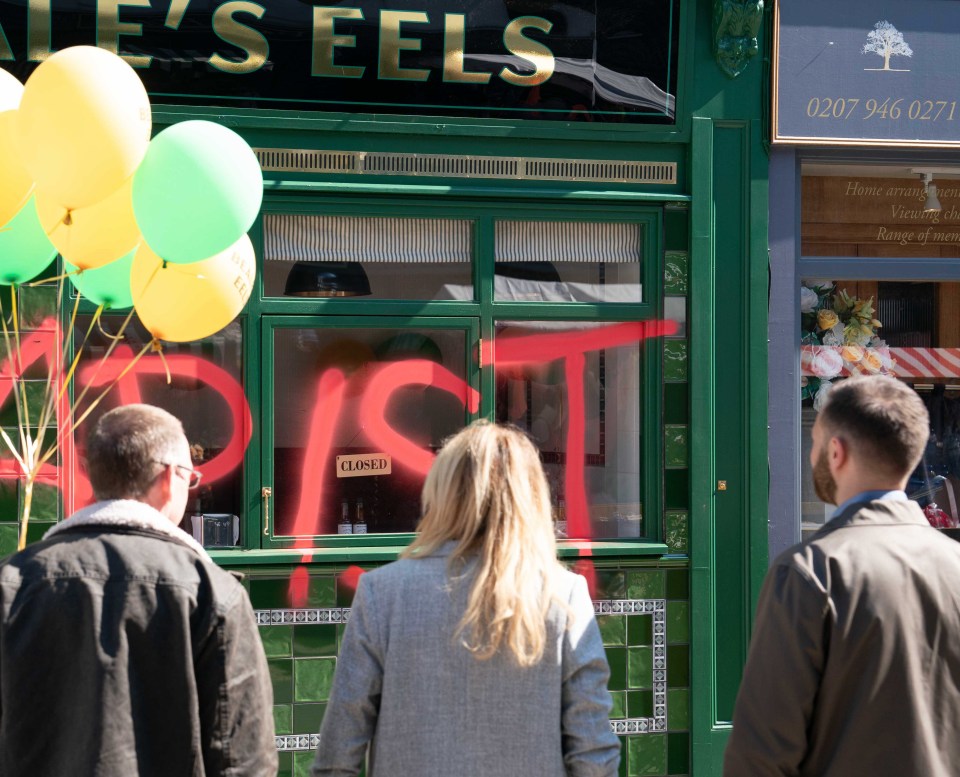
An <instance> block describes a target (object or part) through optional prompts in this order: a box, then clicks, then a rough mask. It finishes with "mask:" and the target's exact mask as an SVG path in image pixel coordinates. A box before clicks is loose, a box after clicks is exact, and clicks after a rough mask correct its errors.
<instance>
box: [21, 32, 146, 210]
mask: <svg viewBox="0 0 960 777" xmlns="http://www.w3.org/2000/svg"><path fill="white" fill-rule="evenodd" d="M15 124H16V138H17V145H18V146H19V148H20V153H21V154H22V156H23V163H24V165H25V166H26V168H27V170H28V171H29V172H30V175H31V176H32V177H33V179H34V181H35V182H36V184H37V191H40V192H43V193H44V194H46V195H48V196H49V197H50V198H51V199H52V200H53V201H54V202H56V203H57V204H58V205H62V206H63V207H64V208H69V209H71V210H72V209H74V208H83V207H86V206H88V205H93V204H94V203H95V202H98V201H100V200H102V199H104V198H105V197H107V196H108V195H110V194H111V193H112V192H114V191H116V190H117V189H118V188H119V187H120V186H121V185H122V184H123V182H124V181H126V180H127V179H128V178H129V177H130V176H132V175H133V173H134V171H135V170H136V169H137V166H138V165H139V164H140V162H141V160H142V159H143V155H144V154H145V153H146V151H147V144H148V143H149V142H150V125H151V119H150V101H149V99H148V98H147V92H146V89H144V87H143V83H142V82H141V81H140V77H139V76H138V75H137V74H136V71H134V69H133V68H132V67H130V66H129V65H128V64H127V63H126V62H124V61H123V60H122V59H121V58H120V57H118V56H117V55H116V54H111V53H110V52H109V51H104V50H103V49H98V48H96V47H94V46H73V47H71V48H68V49H63V50H62V51H58V52H56V53H55V54H53V55H52V56H51V57H49V58H48V59H46V60H44V61H43V62H42V63H41V64H40V66H39V67H38V68H37V69H36V70H34V71H33V75H31V76H30V78H28V79H27V84H26V87H25V89H24V92H23V98H22V99H21V101H20V110H19V111H17V118H16V122H15Z"/></svg>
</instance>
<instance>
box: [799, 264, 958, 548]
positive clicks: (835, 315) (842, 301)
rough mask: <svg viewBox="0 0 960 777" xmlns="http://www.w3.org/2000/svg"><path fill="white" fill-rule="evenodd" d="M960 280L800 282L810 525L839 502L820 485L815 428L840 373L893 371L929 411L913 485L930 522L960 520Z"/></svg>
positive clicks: (807, 528)
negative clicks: (827, 498)
mask: <svg viewBox="0 0 960 777" xmlns="http://www.w3.org/2000/svg"><path fill="white" fill-rule="evenodd" d="M958 305H960V284H957V283H944V282H939V283H933V282H922V283H921V282H900V281H898V282H877V281H863V280H861V281H843V280H836V281H826V280H823V279H804V280H803V281H802V286H801V326H802V330H801V357H800V358H801V371H802V378H801V383H802V385H801V394H802V397H803V402H802V410H801V413H802V424H801V425H802V429H801V441H802V450H801V460H800V465H801V470H802V487H801V520H802V528H803V530H804V533H809V532H811V531H813V530H815V529H816V528H817V527H819V526H820V525H822V524H823V523H824V521H825V520H826V519H828V518H829V517H830V516H831V515H832V513H833V509H834V508H833V506H830V505H826V506H825V505H824V504H823V503H821V502H820V501H819V500H818V499H817V497H816V494H815V493H814V490H813V484H812V479H811V471H810V446H811V443H810V429H811V427H812V426H813V422H814V420H815V418H816V412H817V408H818V407H819V406H820V404H821V403H822V401H823V400H824V399H825V398H826V396H827V394H828V393H829V391H830V390H831V389H832V387H833V386H834V385H835V384H836V382H837V381H841V380H844V379H845V378H847V377H849V376H851V375H857V374H888V375H893V376H895V377H897V378H899V379H901V380H903V381H905V382H907V383H908V384H910V385H911V386H912V387H913V388H914V389H915V390H916V391H917V393H918V394H919V395H920V397H921V398H922V399H923V400H924V402H925V403H926V405H927V408H928V409H929V411H930V422H931V430H930V441H929V444H928V445H927V449H926V453H925V455H924V458H923V460H922V461H921V463H920V465H919V466H918V467H917V469H916V470H915V471H914V473H913V475H912V476H911V478H910V480H909V482H908V485H907V494H908V496H909V497H910V498H911V499H914V500H916V501H917V502H918V503H919V504H920V506H921V507H923V508H924V512H925V514H926V515H927V518H928V520H929V521H930V523H931V524H932V525H935V526H937V527H939V528H953V527H956V526H957V525H958V521H960V319H958V316H957V307H958Z"/></svg>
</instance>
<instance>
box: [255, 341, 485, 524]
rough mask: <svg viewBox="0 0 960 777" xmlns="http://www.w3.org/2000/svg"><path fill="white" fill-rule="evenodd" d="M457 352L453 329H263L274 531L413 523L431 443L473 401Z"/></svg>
mask: <svg viewBox="0 0 960 777" xmlns="http://www.w3.org/2000/svg"><path fill="white" fill-rule="evenodd" d="M466 364H467V334H466V331H465V330H463V329H433V328H426V327H416V326H414V327H411V328H395V327H390V328H375V327H367V328H348V327H344V328H339V327H332V326H328V327H324V328H314V327H296V328H293V327H290V328H288V327H283V328H280V327H278V328H276V329H274V330H273V370H274V387H273V391H274V401H273V407H274V411H273V418H272V430H273V489H274V491H273V493H274V505H275V508H274V516H275V518H274V521H275V526H274V530H273V533H274V535H275V536H278V537H281V536H285V537H295V536H305V535H311V536H312V535H319V534H379V533H386V532H412V531H413V530H414V529H415V527H416V524H417V521H418V520H419V516H420V492H421V489H422V487H423V480H424V478H425V476H426V474H427V471H428V470H429V468H430V464H431V462H432V459H433V455H434V453H435V452H436V451H437V450H438V449H439V448H440V445H441V443H442V442H443V440H444V439H445V438H447V437H448V436H450V435H452V434H453V433H455V432H456V431H458V430H459V429H461V428H462V427H463V426H464V425H466V423H467V422H468V420H469V418H470V417H471V415H472V414H475V413H476V412H477V410H478V400H479V395H478V394H477V392H476V391H475V390H474V389H473V388H471V387H470V386H469V385H468V383H467V375H466Z"/></svg>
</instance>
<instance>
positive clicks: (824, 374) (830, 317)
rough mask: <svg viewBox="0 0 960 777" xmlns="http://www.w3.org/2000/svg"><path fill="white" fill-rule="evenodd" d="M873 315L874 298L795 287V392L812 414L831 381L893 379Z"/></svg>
mask: <svg viewBox="0 0 960 777" xmlns="http://www.w3.org/2000/svg"><path fill="white" fill-rule="evenodd" d="M874 313H875V311H874V307H873V297H870V298H869V299H861V298H860V297H853V296H851V295H849V294H848V293H847V291H846V289H839V290H838V289H837V288H836V286H835V285H834V284H833V283H832V282H818V281H807V282H805V283H804V284H803V285H802V286H801V287H800V329H801V331H800V346H801V348H800V364H801V369H802V374H803V377H802V379H801V389H800V390H801V397H802V398H803V399H812V400H813V406H814V407H815V408H816V409H817V410H819V409H820V406H821V405H822V404H823V401H824V399H825V398H826V395H827V392H829V391H830V389H831V388H832V387H833V382H832V381H833V380H834V379H835V378H838V377H842V376H843V375H844V374H846V375H855V374H858V373H866V374H872V375H891V374H893V371H894V368H895V366H896V361H895V360H894V359H893V358H892V357H891V355H890V349H889V347H888V346H887V344H886V342H884V341H883V340H882V339H881V338H880V336H879V335H878V334H877V330H879V329H880V328H881V327H882V326H883V324H882V323H880V321H878V320H877V319H876V318H874Z"/></svg>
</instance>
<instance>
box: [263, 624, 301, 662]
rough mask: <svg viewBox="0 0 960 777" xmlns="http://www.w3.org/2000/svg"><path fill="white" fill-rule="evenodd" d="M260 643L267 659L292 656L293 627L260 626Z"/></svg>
mask: <svg viewBox="0 0 960 777" xmlns="http://www.w3.org/2000/svg"><path fill="white" fill-rule="evenodd" d="M260 641H261V642H262V643H263V652H264V653H266V655H267V658H278V657H280V656H289V655H291V654H292V651H291V645H292V642H293V626H261V627H260Z"/></svg>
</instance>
